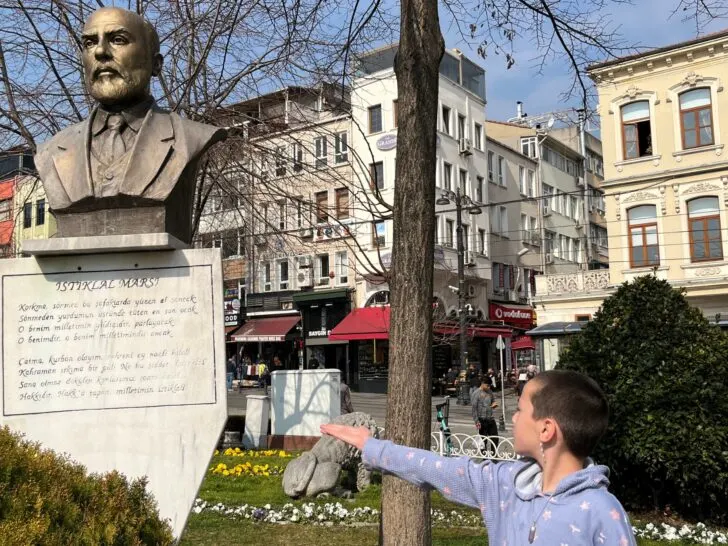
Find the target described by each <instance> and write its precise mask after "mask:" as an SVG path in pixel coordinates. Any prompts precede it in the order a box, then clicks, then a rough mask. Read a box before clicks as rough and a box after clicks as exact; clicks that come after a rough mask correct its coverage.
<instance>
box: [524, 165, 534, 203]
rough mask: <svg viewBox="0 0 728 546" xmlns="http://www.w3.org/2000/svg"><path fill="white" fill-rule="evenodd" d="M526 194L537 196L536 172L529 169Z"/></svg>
mask: <svg viewBox="0 0 728 546" xmlns="http://www.w3.org/2000/svg"><path fill="white" fill-rule="evenodd" d="M526 192H527V193H526V195H528V197H536V173H534V172H533V171H532V170H531V169H528V181H527V182H526Z"/></svg>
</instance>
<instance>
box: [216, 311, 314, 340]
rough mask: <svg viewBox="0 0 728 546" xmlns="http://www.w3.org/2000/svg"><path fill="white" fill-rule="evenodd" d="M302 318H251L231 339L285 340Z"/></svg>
mask: <svg viewBox="0 0 728 546" xmlns="http://www.w3.org/2000/svg"><path fill="white" fill-rule="evenodd" d="M300 320H301V317H298V316H288V317H270V318H258V319H250V320H249V321H248V322H246V323H245V324H243V325H242V326H241V327H240V329H239V330H238V331H237V332H235V333H234V334H233V335H231V336H230V339H231V340H232V341H236V342H238V343H249V342H256V341H257V342H266V341H268V342H275V341H285V340H286V335H287V334H288V332H290V331H291V329H292V328H293V327H294V326H296V324H298V322H299V321H300Z"/></svg>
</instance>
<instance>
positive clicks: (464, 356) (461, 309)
mask: <svg viewBox="0 0 728 546" xmlns="http://www.w3.org/2000/svg"><path fill="white" fill-rule="evenodd" d="M455 222H456V225H457V230H456V233H457V244H458V313H459V317H458V318H459V319H460V328H459V330H460V367H461V369H463V370H465V369H466V368H467V367H468V340H467V337H466V335H467V332H466V327H467V324H466V321H465V241H464V240H463V204H462V195H460V187H458V188H457V191H456V192H455Z"/></svg>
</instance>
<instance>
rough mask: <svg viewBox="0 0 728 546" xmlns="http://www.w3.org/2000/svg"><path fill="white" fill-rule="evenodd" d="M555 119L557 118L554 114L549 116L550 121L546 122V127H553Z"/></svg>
mask: <svg viewBox="0 0 728 546" xmlns="http://www.w3.org/2000/svg"><path fill="white" fill-rule="evenodd" d="M555 121H556V120H555V119H554V116H551V117H550V118H549V122H548V123H547V124H546V127H548V128H549V129H551V127H553V126H554V122H555Z"/></svg>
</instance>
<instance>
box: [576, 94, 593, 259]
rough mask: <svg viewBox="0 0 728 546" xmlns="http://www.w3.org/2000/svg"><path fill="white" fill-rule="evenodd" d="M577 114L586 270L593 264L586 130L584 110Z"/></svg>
mask: <svg viewBox="0 0 728 546" xmlns="http://www.w3.org/2000/svg"><path fill="white" fill-rule="evenodd" d="M577 112H578V114H579V144H580V146H581V155H582V158H583V159H582V165H581V172H582V176H583V177H584V187H583V188H582V189H583V200H582V201H583V207H582V208H583V213H584V246H585V249H584V250H585V251H586V252H585V256H586V269H587V270H588V269H589V267H590V265H591V264H592V262H593V257H592V246H591V237H590V231H591V223H590V222H589V182H588V181H587V178H586V166H587V160H586V130H585V128H584V124H585V122H586V110H584V109H583V108H582V109H579V110H577Z"/></svg>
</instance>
